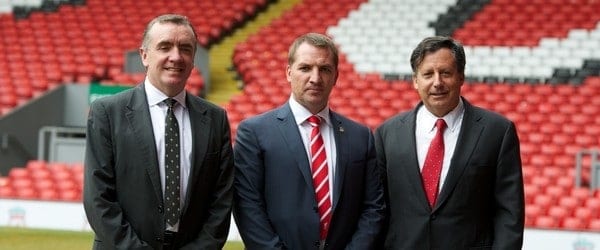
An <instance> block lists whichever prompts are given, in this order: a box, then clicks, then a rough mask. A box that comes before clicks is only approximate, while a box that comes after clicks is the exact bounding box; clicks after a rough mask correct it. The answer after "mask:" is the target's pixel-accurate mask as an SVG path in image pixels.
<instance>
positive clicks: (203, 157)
mask: <svg viewBox="0 0 600 250" xmlns="http://www.w3.org/2000/svg"><path fill="white" fill-rule="evenodd" d="M196 41H197V38H196V32H195V31H194V29H193V27H192V25H191V24H190V23H189V21H188V19H187V18H186V17H184V16H179V15H162V16H159V17H157V18H155V19H153V20H152V21H151V22H150V23H149V24H148V25H147V27H146V30H145V32H144V36H143V42H142V46H141V48H140V55H141V57H142V62H143V64H144V66H145V67H146V79H145V81H144V83H142V84H140V85H138V86H137V87H135V88H132V89H130V90H126V91H123V92H121V93H119V94H116V95H113V96H110V97H105V98H101V99H98V100H97V101H95V102H94V103H92V105H91V107H90V112H89V118H88V130H87V145H86V157H85V173H84V176H85V182H84V192H83V201H84V208H85V211H86V215H87V218H88V220H89V222H90V225H91V227H92V229H93V230H94V232H95V240H94V243H93V248H94V249H221V248H222V246H223V245H224V244H225V241H226V240H227V235H228V232H229V226H230V218H231V206H232V198H233V189H232V185H233V157H232V156H233V155H232V154H233V153H232V148H231V139H230V130H229V124H228V121H227V116H226V113H225V111H224V110H223V109H221V108H219V107H217V106H215V105H213V104H210V103H209V102H207V101H205V100H202V99H201V98H199V97H197V96H194V95H191V94H189V93H186V91H185V89H184V88H185V85H186V81H187V78H188V77H189V75H190V72H191V71H192V68H193V58H194V53H195V51H196V46H197V45H196V44H197V42H196ZM166 99H169V100H174V103H175V104H173V105H172V108H171V107H170V106H169V105H168V104H166V103H165V102H164V101H165V100H166ZM171 111H172V112H171ZM169 114H173V115H174V116H175V120H177V126H178V128H175V129H174V131H172V132H174V133H177V134H178V135H179V140H174V142H175V143H174V144H168V143H167V142H166V141H167V138H165V134H166V133H168V132H167V131H165V128H166V127H168V126H169V125H167V124H166V122H165V118H168V117H169ZM170 124H171V125H172V121H171V123H170ZM175 131H176V132H175ZM167 145H171V146H172V145H177V147H178V148H179V150H173V151H172V152H173V153H174V154H175V155H177V156H176V157H179V160H174V161H172V163H173V164H170V163H169V164H168V163H166V162H167V161H168V160H167V159H168V158H165V154H167V152H165V151H168V149H170V148H171V147H170V146H167ZM169 162H171V161H169ZM166 165H169V166H171V165H172V166H175V167H177V168H178V170H174V171H166V170H165V168H166ZM167 172H168V173H167ZM167 176H173V177H172V178H174V179H175V180H177V178H179V181H175V182H170V181H169V183H174V187H175V188H176V189H175V190H179V191H177V192H175V191H173V192H169V195H176V196H172V197H176V198H173V199H172V200H174V201H175V202H166V200H168V199H170V198H168V197H167V194H165V189H166V190H169V185H168V184H166V183H165V182H166V181H165V178H169V177H167ZM176 176H178V177H176ZM165 186H167V187H165ZM169 197H171V196H169ZM177 201H179V202H177ZM171 205H173V206H174V208H173V209H171V208H170V206H171ZM171 211H177V212H173V213H172V212H171ZM167 214H170V215H171V214H172V215H173V216H172V217H169V218H174V219H173V220H170V221H169V223H167V221H166V217H167Z"/></svg>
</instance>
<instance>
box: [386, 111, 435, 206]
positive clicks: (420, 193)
mask: <svg viewBox="0 0 600 250" xmlns="http://www.w3.org/2000/svg"><path fill="white" fill-rule="evenodd" d="M421 105H422V103H420V104H419V105H418V106H417V107H416V108H415V109H413V111H412V112H410V113H408V114H407V116H406V117H404V119H401V120H400V122H399V124H398V133H396V135H397V136H398V137H397V138H396V139H394V141H395V143H394V145H398V147H399V148H398V152H399V153H398V154H401V156H400V157H398V159H392V160H393V161H397V162H400V163H401V164H402V162H406V167H405V168H403V169H402V170H403V171H406V173H403V174H405V175H406V176H407V180H408V182H409V185H410V186H411V187H412V188H413V191H414V194H416V196H417V197H418V200H419V201H420V203H421V206H423V207H424V208H425V209H427V210H430V209H431V208H430V207H429V202H428V201H427V195H426V194H425V190H424V189H423V180H422V178H421V169H420V168H419V159H418V158H417V147H416V143H417V138H416V137H415V129H416V124H417V111H418V110H419V107H420V106H421ZM392 134H395V133H392ZM407 142H408V143H407ZM402 152H406V153H402ZM394 155H396V154H394Z"/></svg>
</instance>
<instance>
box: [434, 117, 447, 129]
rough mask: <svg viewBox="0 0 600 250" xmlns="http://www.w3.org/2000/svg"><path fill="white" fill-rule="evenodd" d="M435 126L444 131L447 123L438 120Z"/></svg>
mask: <svg viewBox="0 0 600 250" xmlns="http://www.w3.org/2000/svg"><path fill="white" fill-rule="evenodd" d="M435 126H436V127H437V128H438V130H440V131H444V129H445V128H446V121H444V119H441V118H440V119H437V121H435Z"/></svg>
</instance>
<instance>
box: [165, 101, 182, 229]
mask: <svg viewBox="0 0 600 250" xmlns="http://www.w3.org/2000/svg"><path fill="white" fill-rule="evenodd" d="M165 103H166V104H167V106H168V107H169V108H168V109H167V116H166V118H165V209H166V215H165V216H166V219H167V223H168V224H169V225H171V226H173V225H175V224H176V223H177V221H178V220H179V213H180V205H179V204H180V203H179V202H180V197H179V191H180V190H179V189H180V187H179V183H180V178H181V177H180V172H179V165H180V160H179V125H178V124H177V118H176V117H175V113H173V107H174V106H175V105H176V104H177V101H176V100H175V99H172V98H169V99H166V100H165Z"/></svg>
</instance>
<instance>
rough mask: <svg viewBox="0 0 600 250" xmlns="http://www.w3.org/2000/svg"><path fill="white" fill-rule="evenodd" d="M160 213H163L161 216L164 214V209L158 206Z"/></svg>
mask: <svg viewBox="0 0 600 250" xmlns="http://www.w3.org/2000/svg"><path fill="white" fill-rule="evenodd" d="M158 212H159V213H161V214H162V213H163V207H162V206H158Z"/></svg>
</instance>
